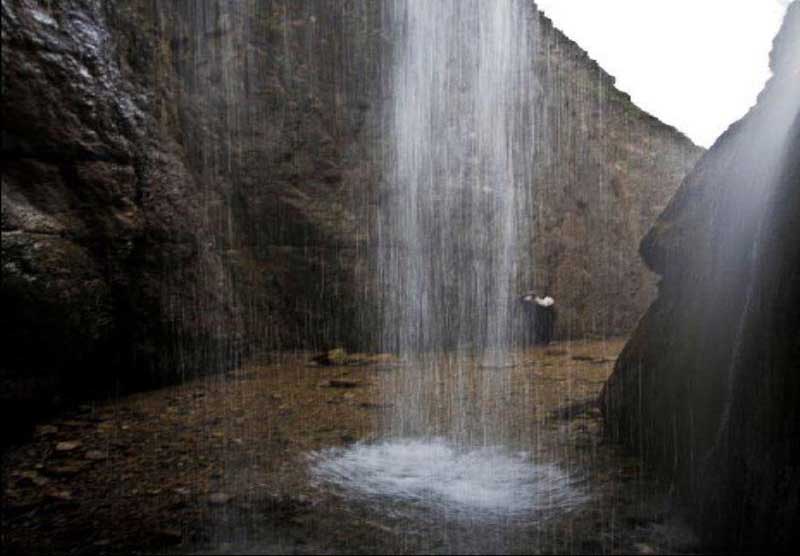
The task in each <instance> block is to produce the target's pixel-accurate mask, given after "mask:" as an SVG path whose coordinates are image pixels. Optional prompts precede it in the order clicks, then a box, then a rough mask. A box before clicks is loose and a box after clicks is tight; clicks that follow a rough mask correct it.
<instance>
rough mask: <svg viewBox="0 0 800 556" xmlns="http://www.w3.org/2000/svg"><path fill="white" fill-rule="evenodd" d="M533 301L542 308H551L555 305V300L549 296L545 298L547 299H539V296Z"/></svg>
mask: <svg viewBox="0 0 800 556" xmlns="http://www.w3.org/2000/svg"><path fill="white" fill-rule="evenodd" d="M526 300H527V299H526ZM533 301H534V303H536V304H537V305H539V306H541V307H550V306H552V305H553V304H554V303H555V300H554V299H553V298H552V297H550V296H549V295H548V296H545V297H539V296H538V295H537V296H536V297H535V298H534V300H533Z"/></svg>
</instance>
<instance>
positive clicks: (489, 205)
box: [377, 0, 535, 443]
mask: <svg viewBox="0 0 800 556" xmlns="http://www.w3.org/2000/svg"><path fill="white" fill-rule="evenodd" d="M388 19H389V22H390V29H391V44H392V48H393V51H392V55H391V87H390V89H391V97H390V99H389V100H388V101H387V102H386V103H385V104H386V105H385V118H386V122H387V125H386V129H387V133H386V138H387V139H386V142H385V144H386V152H385V161H386V163H385V175H386V179H385V180H384V182H385V183H384V186H383V187H384V190H383V191H382V194H381V199H382V202H381V206H380V218H379V225H378V226H379V228H378V238H379V239H378V244H379V247H378V257H377V260H378V267H379V275H380V278H379V279H380V280H381V284H380V286H381V291H382V292H383V329H382V338H383V347H384V349H386V350H388V351H394V352H398V353H399V354H401V356H402V357H403V358H405V359H407V360H409V361H413V366H414V367H415V370H414V371H407V372H405V373H403V376H402V377H400V378H398V379H395V384H394V388H393V389H392V390H393V392H392V394H391V395H392V396H393V398H394V399H393V400H392V403H393V407H394V408H395V409H394V411H393V419H392V421H393V422H392V425H391V426H392V428H393V432H395V433H397V434H400V435H407V434H427V433H431V432H434V431H432V430H431V423H430V420H431V416H430V415H429V414H428V410H427V409H426V407H427V406H429V405H431V403H433V405H437V404H438V405H441V403H442V402H443V398H449V399H450V400H451V402H452V403H451V404H450V407H449V409H448V410H447V411H448V412H449V413H450V414H451V416H452V417H453V419H454V426H455V427H456V428H458V429H460V430H461V432H464V430H465V429H466V428H468V425H467V424H466V422H465V414H464V409H463V407H462V406H463V405H464V404H463V403H462V402H461V401H460V398H462V397H464V396H465V395H466V394H465V392H464V391H456V392H440V393H439V394H440V396H439V395H437V393H436V385H437V378H436V376H437V373H440V372H455V373H459V376H461V375H463V380H462V381H461V383H462V385H463V386H464V387H465V388H466V383H467V382H468V381H471V380H473V379H474V377H472V378H470V377H469V376H467V373H466V366H467V364H466V363H464V362H463V360H462V358H461V357H459V356H458V354H462V355H463V354H469V355H470V357H471V358H472V359H473V360H474V359H479V360H480V361H482V362H483V365H484V366H485V367H494V368H500V367H503V366H505V365H508V364H509V363H510V362H511V359H510V357H511V348H512V346H513V345H514V343H515V342H514V341H515V338H514V336H515V332H518V327H514V326H513V320H514V319H513V316H514V314H513V309H514V301H515V300H516V298H517V297H518V295H519V293H521V290H522V289H523V288H525V286H526V283H525V282H526V281H527V279H526V277H527V276H529V275H530V273H531V272H532V268H530V265H529V264H528V263H527V261H529V258H530V255H528V254H525V255H521V254H520V253H519V251H520V250H519V249H518V244H525V245H527V244H528V243H529V238H530V234H531V229H532V228H531V226H530V225H529V222H530V219H531V218H530V216H529V215H530V214H531V213H532V211H531V210H529V208H528V207H529V205H530V199H531V191H530V189H531V186H532V181H533V163H534V158H535V156H534V145H533V131H534V122H533V102H532V97H533V85H534V83H533V82H534V76H533V64H534V59H533V58H534V49H533V35H534V29H533V9H532V6H531V5H530V3H529V2H524V1H522V0H493V1H482V0H440V1H436V2H430V1H427V0H396V1H395V2H393V3H392V4H391V5H390V7H389V18H388ZM523 261H525V263H524V264H523ZM442 353H450V354H456V355H454V356H453V357H449V358H448V359H447V360H448V361H450V362H451V363H452V365H445V367H446V368H444V367H443V366H442V365H443V363H442V356H441V354H442ZM485 374H486V373H484V375H485ZM478 380H480V381H482V382H484V384H483V385H482V386H481V387H482V388H484V394H485V396H487V397H488V396H489V394H490V392H488V391H486V389H487V388H488V389H490V390H491V389H494V390H496V391H495V392H494V394H497V395H501V394H502V393H503V392H502V391H503V390H505V389H507V388H508V387H509V386H508V384H505V383H504V382H503V373H495V376H494V378H487V377H486V376H483V377H482V378H479V379H478ZM462 390H463V389H462ZM429 396H433V397H434V398H436V397H437V396H438V397H440V398H442V399H438V400H437V399H433V400H429V402H425V398H426V397H429ZM486 417H487V416H486V415H482V418H483V419H484V420H482V421H480V427H483V428H487V429H491V428H495V427H496V425H497V423H491V422H490V421H491V420H489V422H487V421H486V420H485V418H486ZM438 432H441V431H438ZM449 432H453V431H449ZM484 436H485V435H484ZM480 440H482V441H483V443H485V442H486V441H488V439H487V438H485V437H484V438H482V439H479V441H480Z"/></svg>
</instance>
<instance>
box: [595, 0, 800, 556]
mask: <svg viewBox="0 0 800 556" xmlns="http://www.w3.org/2000/svg"><path fill="white" fill-rule="evenodd" d="M798 52H800V4H798V3H794V4H792V6H790V8H789V12H788V14H787V17H786V20H785V22H784V26H783V29H782V30H781V33H780V34H779V36H778V38H777V39H776V41H775V45H774V49H773V54H772V61H771V63H772V69H773V73H774V77H773V78H772V79H771V80H770V82H769V83H768V84H767V86H766V88H765V90H764V92H763V93H762V94H761V96H760V97H759V101H758V104H757V105H756V106H755V107H754V108H753V109H752V110H751V111H750V113H749V114H748V115H747V116H746V117H745V118H744V119H743V120H741V121H740V122H738V123H737V124H735V125H733V126H732V127H731V128H730V129H729V130H728V131H727V132H726V133H725V134H724V135H723V136H722V137H721V138H720V139H719V141H718V142H717V143H716V145H714V147H713V148H712V149H711V150H709V152H708V153H707V154H706V155H705V156H704V157H703V158H702V159H701V160H700V162H699V163H698V165H697V167H696V168H695V169H694V170H693V171H692V173H691V174H690V175H689V176H688V177H687V179H686V181H685V182H684V183H683V185H682V186H681V188H680V190H679V191H678V193H677V194H676V196H675V197H674V199H673V200H672V201H671V203H670V205H669V207H668V208H667V210H666V211H665V212H664V213H663V214H662V215H661V216H660V217H659V219H658V221H657V222H656V224H655V226H654V227H653V228H652V229H651V230H650V232H649V233H648V235H647V236H646V237H645V239H644V240H643V242H642V245H641V252H642V256H643V258H644V259H645V261H646V262H647V264H648V265H649V266H650V267H651V268H652V269H653V270H655V271H656V272H657V273H658V274H660V275H661V276H662V282H661V286H660V291H659V296H658V299H657V300H656V301H655V302H654V303H653V305H652V306H651V307H650V309H649V310H648V312H647V314H646V315H645V317H644V318H643V319H642V321H641V322H640V324H639V327H638V329H637V330H636V332H635V333H634V335H633V337H632V338H631V340H630V342H629V343H628V345H627V346H626V348H625V350H624V351H623V353H622V355H621V356H620V359H619V361H618V363H617V366H616V368H615V372H614V374H613V375H612V377H611V379H610V380H609V382H608V384H607V385H606V388H605V391H604V394H603V397H604V399H603V402H604V407H605V411H606V420H607V425H608V431H609V433H610V434H611V435H612V436H613V437H615V438H616V439H618V440H620V441H622V442H625V443H626V444H628V445H629V446H631V447H633V448H634V449H636V450H637V451H639V452H640V453H641V454H642V455H643V457H644V459H645V460H646V461H648V462H650V463H651V464H654V465H656V466H658V467H660V468H661V469H662V470H663V471H664V472H665V473H666V474H668V475H669V476H671V477H673V479H674V480H675V481H676V484H677V485H679V486H680V487H681V489H682V491H683V492H684V493H685V494H686V496H687V500H689V501H690V504H691V505H692V506H693V508H694V509H695V510H696V511H697V513H698V515H699V517H700V523H701V524H702V525H701V526H702V529H700V530H699V531H698V532H699V533H704V534H705V535H706V537H707V540H708V541H709V542H710V543H711V544H712V546H717V547H722V548H728V549H730V548H734V549H738V550H755V549H758V550H766V549H768V548H769V547H772V548H774V549H779V550H789V548H790V547H794V546H796V543H797V541H798V540H800V538H798V530H797V527H796V525H797V523H796V518H797V515H798V514H800V480H799V477H800V468H798V465H800V458H798V447H799V446H800V420H799V419H798V418H797V407H798V404H800V376H799V375H798V373H797V369H798V356H800V239H798V238H800V100H798V99H800V59H799V58H798V57H797V53H798Z"/></svg>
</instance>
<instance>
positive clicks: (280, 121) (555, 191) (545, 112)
mask: <svg viewBox="0 0 800 556" xmlns="http://www.w3.org/2000/svg"><path fill="white" fill-rule="evenodd" d="M381 6H382V3H381V2H368V1H366V0H349V1H338V0H329V1H312V0H302V1H288V0H273V1H270V2H255V1H245V2H238V1H233V0H217V1H208V2H194V1H188V0H187V1H177V2H171V1H170V2H166V1H164V2H152V1H149V0H135V1H132V2H124V3H108V2H100V1H96V0H66V1H63V2H58V3H53V2H44V1H38V2H37V1H34V0H3V2H2V16H3V28H2V87H3V99H2V114H3V122H4V125H3V138H2V139H3V145H2V157H3V162H4V168H3V175H2V196H3V203H2V258H3V281H2V288H1V289H0V295H1V296H2V300H3V306H4V311H3V316H2V329H3V336H4V345H5V346H6V347H5V349H4V354H3V359H2V362H1V364H0V368H1V369H2V370H1V371H0V380H2V382H3V388H2V392H3V396H4V398H5V399H4V400H2V405H3V407H4V411H7V412H8V414H9V415H17V416H18V415H21V412H23V411H25V410H26V409H25V408H29V409H30V411H31V412H34V413H36V412H38V411H41V409H42V407H41V405H36V403H34V402H37V401H38V402H39V403H40V404H41V403H43V404H44V405H45V406H46V407H48V408H52V407H55V406H56V405H57V403H54V402H57V401H58V400H59V399H67V398H70V397H73V396H78V397H86V396H87V395H89V394H90V392H89V390H96V391H98V392H107V391H109V388H117V389H126V388H139V387H144V386H149V385H154V384H158V383H161V382H164V381H168V380H175V379H180V378H183V377H186V376H189V375H192V374H194V373H197V372H210V371H218V370H221V369H224V368H228V367H230V366H232V365H236V364H237V362H238V361H240V360H241V358H243V357H247V356H249V355H252V354H254V353H260V352H265V351H271V350H279V349H295V348H304V349H315V348H320V347H326V346H334V345H340V344H343V345H347V346H349V347H353V348H361V349H370V348H371V347H374V346H375V345H376V339H377V334H378V333H379V326H377V323H378V322H380V320H379V318H378V316H377V314H378V311H380V303H379V295H378V292H376V279H375V262H374V248H375V247H374V244H375V237H374V230H375V229H376V227H375V222H374V219H375V218H376V214H377V212H378V211H377V207H379V206H380V204H381V203H382V202H384V200H383V199H382V198H381V194H382V191H384V190H385V189H384V188H382V187H381V182H382V179H384V176H383V175H382V169H383V167H384V165H383V162H382V159H381V157H382V156H383V153H384V152H385V149H384V147H383V141H384V138H383V136H382V130H383V129H384V122H383V121H382V106H383V103H384V102H385V101H386V99H387V98H389V96H390V95H391V94H392V91H391V88H390V86H389V82H388V79H387V77H386V76H387V75H388V73H389V71H388V68H387V67H386V65H387V64H388V63H390V60H391V54H392V45H391V44H389V41H388V40H387V36H388V35H387V33H385V25H387V20H386V16H385V13H383V8H382V7H381ZM533 8H534V6H533V5H532V12H531V13H532V17H533V18H535V27H536V29H537V39H536V41H535V45H536V47H535V52H532V53H531V56H535V57H536V59H537V64H536V67H537V83H536V91H535V98H536V99H537V100H536V103H535V106H533V107H532V109H533V110H534V111H535V118H534V119H535V121H536V122H537V125H536V134H537V139H538V143H537V144H538V145H540V147H537V148H538V151H537V152H535V153H531V156H533V157H535V168H536V172H535V178H534V183H532V184H531V185H530V187H531V188H532V195H530V196H529V197H530V198H531V199H532V200H533V201H532V202H533V203H534V204H535V208H536V211H535V212H536V214H537V217H536V220H535V223H534V226H533V229H534V233H533V234H532V237H530V238H529V240H528V241H527V242H523V243H522V245H523V249H522V251H524V252H523V253H521V254H520V258H521V259H523V260H525V261H529V264H530V265H533V266H534V271H533V275H534V277H535V278H534V280H533V281H532V283H531V284H530V285H531V288H537V289H540V290H546V291H547V293H549V294H551V295H553V296H554V297H555V298H556V300H557V302H558V303H559V308H560V318H559V325H558V327H559V329H558V334H559V335H560V336H561V337H580V336H583V335H589V334H597V335H613V334H620V333H625V332H627V331H629V330H630V329H632V327H633V326H634V325H635V323H636V321H637V319H638V318H639V315H640V313H641V312H642V310H643V309H644V308H645V307H646V305H647V303H648V302H649V301H650V300H651V299H652V296H653V293H654V288H655V286H654V284H655V280H654V277H653V275H652V274H650V273H649V271H647V270H646V268H645V267H644V265H643V264H641V263H640V262H639V260H638V257H637V256H636V245H637V243H638V241H639V238H640V236H641V235H642V233H643V232H644V231H645V230H646V229H647V228H648V227H649V226H650V224H651V223H652V222H653V220H654V218H655V215H656V214H657V213H658V212H659V211H660V210H661V209H662V208H663V207H664V206H665V205H666V203H667V201H668V199H669V198H670V196H671V195H672V193H673V192H674V191H675V189H676V188H677V186H678V184H679V182H680V180H681V179H682V177H683V176H684V175H685V173H686V172H687V171H688V170H689V168H691V166H692V165H693V163H694V162H695V160H696V159H697V158H698V157H699V156H700V154H701V150H700V149H699V148H697V147H696V146H694V145H693V144H691V142H690V141H689V140H688V139H686V138H685V137H684V136H683V135H681V134H680V133H679V132H677V131H676V130H674V129H672V128H670V127H668V126H665V125H664V124H662V123H660V122H658V121H657V120H656V119H654V118H652V117H651V116H649V115H647V114H646V113H644V112H642V111H641V110H639V109H638V108H636V107H635V106H634V105H633V104H632V103H631V102H630V99H629V98H628V97H627V96H626V95H625V94H623V93H621V92H619V91H618V90H616V89H615V88H614V80H613V78H612V77H611V76H609V75H608V74H606V73H605V72H604V71H603V70H602V69H601V68H600V67H599V66H597V64H596V63H594V62H593V61H592V60H591V59H590V58H589V57H588V56H587V55H586V53H585V52H583V51H582V50H581V49H580V48H579V47H578V46H577V45H576V44H574V43H573V42H572V41H570V40H569V39H567V38H566V37H564V36H563V35H562V34H561V33H560V32H559V31H558V30H557V29H555V28H554V27H553V26H552V24H551V23H550V22H549V20H547V19H546V18H545V17H544V16H543V15H541V14H539V13H538V12H535V11H533ZM520 293H522V292H520ZM31 408H32V409H31Z"/></svg>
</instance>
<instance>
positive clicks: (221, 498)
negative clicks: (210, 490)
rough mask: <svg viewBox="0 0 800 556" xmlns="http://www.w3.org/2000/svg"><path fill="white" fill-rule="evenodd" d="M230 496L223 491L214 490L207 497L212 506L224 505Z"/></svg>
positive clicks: (229, 499)
mask: <svg viewBox="0 0 800 556" xmlns="http://www.w3.org/2000/svg"><path fill="white" fill-rule="evenodd" d="M232 498H233V497H232V496H231V495H230V494H226V493H224V492H215V493H214V494H212V495H211V496H209V497H208V503H209V504H211V505H212V506H224V505H225V504H227V503H228V502H230V501H231V499H232Z"/></svg>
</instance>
